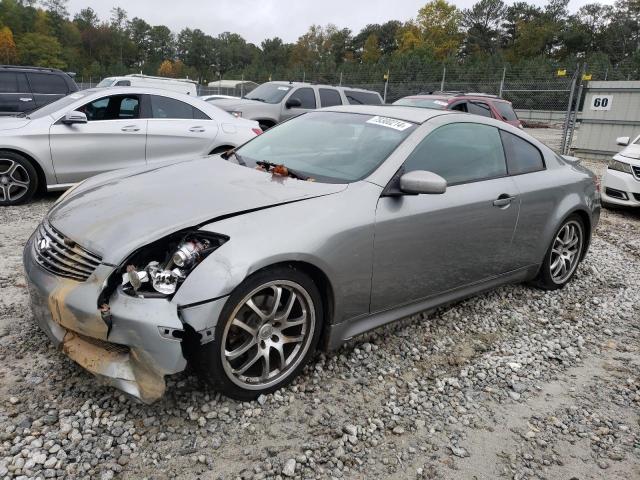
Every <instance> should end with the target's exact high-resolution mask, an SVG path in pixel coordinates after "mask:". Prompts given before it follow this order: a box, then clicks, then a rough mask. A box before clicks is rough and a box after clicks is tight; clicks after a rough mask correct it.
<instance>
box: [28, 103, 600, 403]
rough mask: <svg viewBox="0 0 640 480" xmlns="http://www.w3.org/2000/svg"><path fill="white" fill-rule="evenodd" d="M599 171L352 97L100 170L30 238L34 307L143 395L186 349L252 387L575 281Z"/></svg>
mask: <svg viewBox="0 0 640 480" xmlns="http://www.w3.org/2000/svg"><path fill="white" fill-rule="evenodd" d="M599 213H600V203H599V193H598V187H597V183H596V177H595V175H594V174H593V173H592V172H591V171H589V170H588V169H586V168H584V167H582V166H581V165H579V164H578V163H575V162H573V161H567V160H565V159H564V158H562V157H560V156H558V155H556V154H555V153H554V152H553V151H552V150H551V149H549V148H547V147H546V146H544V145H543V144H541V143H540V142H538V141H536V140H535V139H534V138H532V137H530V136H529V135H527V134H526V133H524V132H522V131H521V130H518V129H516V128H514V127H512V126H510V125H507V124H506V123H504V122H500V121H497V120H492V119H489V118H483V117H478V116H471V115H466V114H458V113H454V112H441V111H436V110H430V109H418V108H407V107H393V106H349V105H346V106H335V107H332V108H329V109H323V110H320V111H316V112H310V113H306V114H303V115H300V116H299V117H297V118H294V119H292V120H290V121H287V122H284V123H282V124H281V125H278V126H277V127H275V128H273V129H271V130H269V131H267V132H266V133H265V134H264V135H261V136H259V137H256V138H254V139H253V140H251V141H250V142H248V143H246V144H245V145H243V146H242V147H240V148H238V149H236V150H233V151H230V152H227V153H226V154H224V155H221V156H217V157H210V158H207V159H195V160H193V161H190V162H183V163H180V164H173V165H165V166H163V167H161V168H149V167H140V168H137V169H129V170H120V171H117V172H112V173H107V174H104V175H100V176H97V177H93V178H91V179H89V180H86V181H85V182H83V183H81V184H80V185H78V186H76V187H75V188H74V189H73V190H71V191H70V192H68V193H67V194H66V195H65V196H64V197H63V198H61V199H60V200H59V201H58V203H57V204H55V205H54V206H53V208H52V209H51V210H50V211H49V213H48V214H47V215H46V217H45V219H44V220H43V222H42V224H41V225H40V226H39V227H38V229H37V231H36V232H35V233H34V234H33V235H32V237H31V238H30V239H29V241H28V243H27V245H26V247H25V250H24V265H25V271H26V276H27V280H28V285H29V291H30V292H31V303H32V306H33V311H34V317H35V320H36V321H37V322H38V324H39V325H40V326H41V327H42V329H43V330H44V331H45V332H46V333H47V334H48V336H49V337H50V338H51V340H52V341H53V342H54V343H55V344H57V345H62V348H63V351H64V352H65V353H66V354H67V355H68V356H70V357H71V358H72V359H74V360H75V361H76V362H78V363H79V364H80V365H82V366H83V367H84V368H86V369H88V370H89V371H91V372H93V373H94V374H96V375H98V376H99V377H100V378H102V379H103V380H104V381H106V382H108V383H110V384H112V385H115V386H117V387H119V388H121V389H123V390H124V391H126V392H129V393H130V394H132V395H134V396H136V397H139V398H141V399H142V400H144V401H146V402H150V401H153V400H155V399H157V398H158V397H160V396H161V395H162V394H163V391H164V389H165V381H164V377H165V375H169V374H174V373H177V372H179V371H182V370H183V369H184V368H185V366H186V365H187V362H190V363H191V364H192V365H193V366H194V367H196V368H197V369H198V371H199V372H200V374H201V375H202V377H203V378H204V379H205V380H207V381H208V382H209V383H210V384H211V385H213V386H214V387H215V388H216V389H217V390H219V391H220V392H222V393H224V394H225V395H228V396H230V397H233V398H237V399H250V398H255V397H257V396H258V395H259V394H263V393H268V392H271V391H273V390H275V389H277V388H279V387H281V386H283V385H285V384H286V383H287V382H289V381H291V379H292V378H294V377H295V376H296V375H297V374H298V372H299V371H300V369H301V368H302V367H303V365H304V364H305V362H306V361H307V360H308V359H309V358H310V356H311V355H312V354H313V352H314V350H316V348H318V347H322V348H327V349H334V348H336V347H338V346H339V345H340V344H341V343H342V342H343V341H345V340H347V339H349V338H351V337H354V336H356V335H359V334H361V333H363V332H365V331H367V330H370V329H372V328H376V327H379V326H381V325H383V324H386V323H388V322H391V321H394V320H396V319H398V318H402V317H406V316H408V315H412V314H415V313H417V312H421V311H424V310H427V309H432V308H435V307H437V306H439V305H443V304H445V303H449V302H451V301H454V300H458V299H461V298H464V297H467V296H469V295H472V294H475V293H478V292H481V291H484V290H486V289H488V288H493V287H496V286H498V285H501V284H504V283H509V282H523V281H534V282H535V283H536V284H537V285H538V286H540V287H542V288H545V289H558V288H562V287H563V286H564V285H565V284H566V283H567V282H568V281H569V280H570V279H571V278H572V277H573V275H574V274H575V272H576V268H577V267H578V264H579V262H580V261H581V260H582V259H583V258H584V256H585V254H586V252H587V248H588V245H589V241H590V238H591V232H592V230H593V228H594V227H595V226H596V224H597V222H598V219H599Z"/></svg>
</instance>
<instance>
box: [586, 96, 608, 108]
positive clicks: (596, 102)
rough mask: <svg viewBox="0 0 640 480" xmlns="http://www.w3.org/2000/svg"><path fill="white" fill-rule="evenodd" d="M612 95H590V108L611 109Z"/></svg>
mask: <svg viewBox="0 0 640 480" xmlns="http://www.w3.org/2000/svg"><path fill="white" fill-rule="evenodd" d="M612 103H613V96H612V95H594V96H593V97H591V110H611V104H612Z"/></svg>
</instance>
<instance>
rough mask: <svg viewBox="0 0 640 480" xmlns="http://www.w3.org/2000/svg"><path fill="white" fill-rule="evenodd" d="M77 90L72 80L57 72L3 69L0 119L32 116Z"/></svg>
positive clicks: (36, 68) (0, 66)
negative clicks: (37, 110) (27, 114)
mask: <svg viewBox="0 0 640 480" xmlns="http://www.w3.org/2000/svg"><path fill="white" fill-rule="evenodd" d="M77 90H78V85H76V82H74V81H73V78H71V76H70V75H69V74H68V73H65V72H63V71H60V70H56V69H55V68H40V67H20V66H15V65H0V115H18V114H22V113H29V112H32V111H33V110H35V109H37V108H40V107H44V106H45V105H47V104H49V103H51V102H55V101H56V100H58V99H60V98H62V97H64V96H65V95H68V94H69V93H73V92H76V91H77Z"/></svg>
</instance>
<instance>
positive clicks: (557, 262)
mask: <svg viewBox="0 0 640 480" xmlns="http://www.w3.org/2000/svg"><path fill="white" fill-rule="evenodd" d="M583 236H584V235H583V232H582V226H581V225H580V224H579V223H578V222H577V221H576V220H571V221H569V222H567V223H565V224H564V225H563V226H562V228H561V229H560V231H559V232H558V234H557V235H556V238H555V239H554V241H553V247H552V249H551V262H550V263H549V269H550V273H551V279H552V280H553V281H554V282H555V283H556V284H561V283H564V282H565V281H567V279H568V278H569V277H570V276H571V275H572V274H573V272H574V271H575V269H576V267H577V266H578V262H579V261H580V253H581V252H582V243H583Z"/></svg>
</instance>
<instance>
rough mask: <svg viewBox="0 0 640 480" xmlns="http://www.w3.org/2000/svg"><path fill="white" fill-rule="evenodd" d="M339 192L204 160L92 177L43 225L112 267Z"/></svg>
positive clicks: (213, 159) (331, 187)
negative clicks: (166, 244) (169, 243)
mask: <svg viewBox="0 0 640 480" xmlns="http://www.w3.org/2000/svg"><path fill="white" fill-rule="evenodd" d="M345 188H346V185H342V184H327V183H316V182H306V181H301V180H296V179H293V178H283V177H274V176H273V175H271V174H270V173H266V172H262V171H259V170H254V169H251V168H247V167H243V166H240V165H237V164H233V163H230V162H227V161H225V160H223V159H222V158H220V157H208V158H201V159H197V160H193V161H188V162H181V163H174V164H168V165H166V164H165V165H162V166H160V167H156V168H151V169H147V170H141V169H137V170H120V171H117V172H111V173H108V174H105V175H101V176H98V177H94V178H92V179H89V180H87V181H86V182H83V183H82V184H81V185H80V186H78V187H77V188H76V189H75V190H74V191H73V192H71V194H69V195H68V196H66V197H65V198H63V199H62V200H61V201H60V202H58V203H57V204H56V205H54V207H53V208H52V209H51V211H50V212H49V214H48V220H49V222H50V223H51V224H52V225H53V226H54V227H55V228H56V229H58V230H59V231H60V232H62V233H63V234H64V235H66V236H67V237H69V238H70V239H71V240H73V241H75V242H77V243H78V244H79V245H81V246H83V247H85V248H87V249H89V250H91V251H93V252H95V253H97V254H99V255H101V256H102V258H103V261H104V262H105V263H110V264H114V265H116V264H119V263H120V262H122V261H123V260H124V259H125V258H126V257H127V256H128V255H129V254H130V253H131V252H133V251H134V250H135V249H137V248H139V247H141V246H143V245H146V244H148V243H150V242H151V241H154V240H157V239H159V238H162V237H163V236H165V235H168V234H170V233H173V232H175V231H177V230H181V229H183V228H187V227H192V226H196V225H202V224H205V223H211V222H212V221H215V220H216V219H219V218H221V217H228V216H231V215H236V214H241V213H243V212H247V211H253V210H256V209H264V208H269V207H274V206H277V205H280V204H283V203H288V202H293V201H299V200H304V199H308V198H313V197H318V196H322V195H329V194H332V193H337V192H339V191H341V190H344V189H345ZM266 212H267V213H266V214H271V213H270V212H268V211H266Z"/></svg>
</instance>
